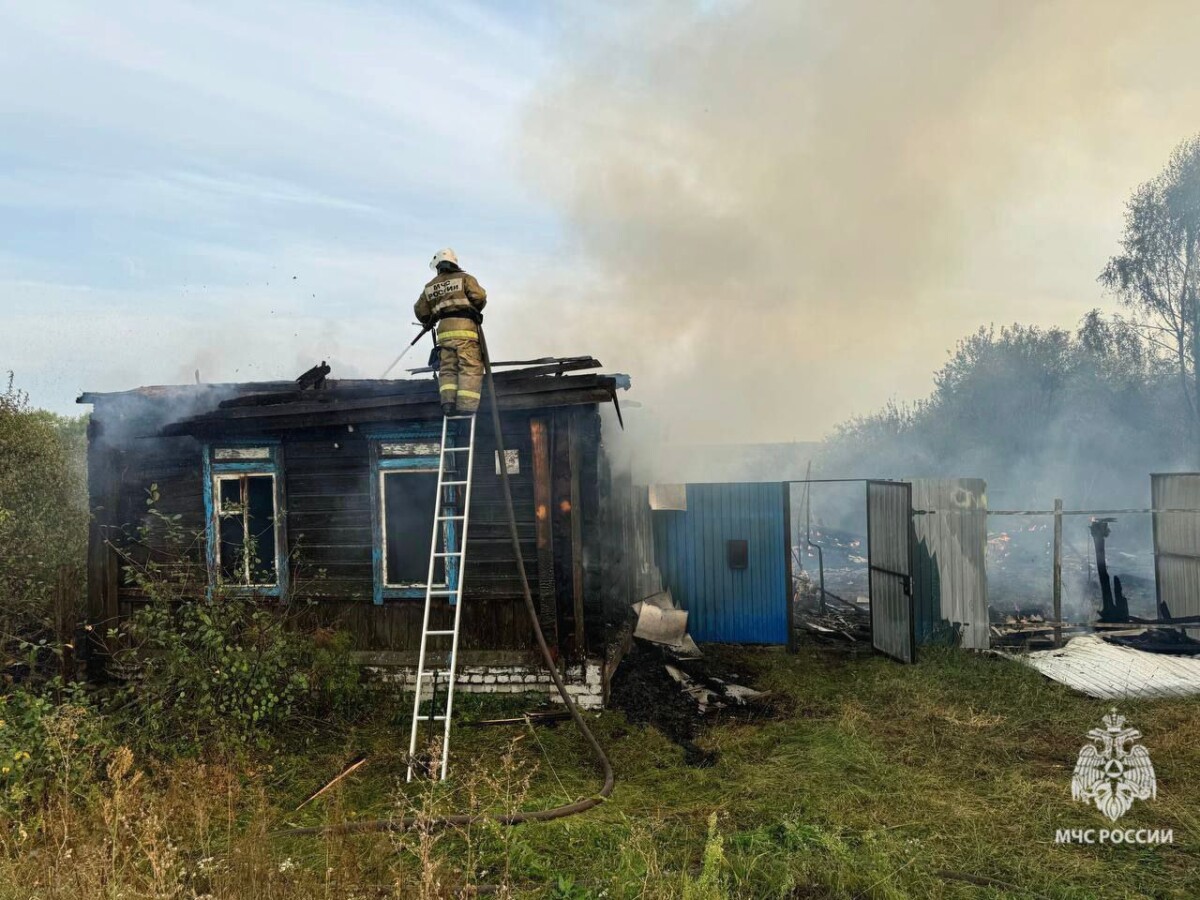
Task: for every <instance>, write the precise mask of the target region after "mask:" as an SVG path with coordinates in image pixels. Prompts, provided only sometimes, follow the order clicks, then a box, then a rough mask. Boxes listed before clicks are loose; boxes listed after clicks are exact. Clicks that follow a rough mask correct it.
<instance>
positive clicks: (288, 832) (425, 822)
mask: <svg viewBox="0 0 1200 900" xmlns="http://www.w3.org/2000/svg"><path fill="white" fill-rule="evenodd" d="M419 337H420V336H419V335H418V338H419ZM479 349H480V351H481V353H482V355H483V367H484V376H485V378H486V381H487V394H488V403H489V405H490V406H491V413H492V428H493V429H494V430H495V432H496V450H497V452H498V453H499V458H500V459H504V458H505V452H504V435H503V432H502V430H501V427H500V405H499V403H498V401H497V398H496V382H495V380H494V379H493V378H492V362H491V358H490V357H489V355H488V349H487V340H486V339H485V338H484V335H483V328H482V326H481V327H480V329H479ZM500 484H501V487H502V489H503V493H504V509H505V512H506V513H507V514H508V533H509V538H510V539H511V541H512V549H513V556H514V557H515V559H516V562H517V571H518V572H519V573H520V576H521V592H522V594H523V595H524V599H525V611H526V612H528V613H529V621H530V623H531V624H532V625H533V634H534V637H536V638H537V645H538V649H539V650H540V651H541V654H542V660H543V661H544V662H545V663H546V668H547V669H548V670H549V672H550V677H551V678H552V679H553V681H554V686H555V688H557V689H558V695H559V697H561V698H562V701H563V703H564V704H566V707H567V711H568V712H569V713H570V714H571V719H572V721H573V722H574V723H575V727H576V728H578V729H579V733H580V734H582V735H583V738H584V740H585V741H586V742H587V744H588V746H589V747H591V749H592V753H593V755H594V756H595V757H596V762H597V763H598V765H599V767H600V772H601V774H602V775H603V776H604V785H603V786H602V787H601V788H600V792H599V793H598V794H596V795H595V796H593V797H585V798H584V799H582V800H576V801H575V802H574V803H567V804H565V805H563V806H555V807H552V808H550V809H538V810H529V811H525V812H515V813H458V814H456V815H449V816H441V817H438V818H433V819H421V818H418V817H417V816H405V817H402V818H395V819H369V820H364V821H361V822H344V823H340V824H337V825H314V826H310V827H307V828H288V829H285V830H282V831H277V832H275V836H276V837H292V836H299V835H319V834H360V833H363V832H379V831H407V830H409V829H410V828H413V827H414V826H416V825H418V824H419V825H420V826H421V827H422V828H438V827H446V826H450V827H463V826H467V825H476V824H479V823H481V822H497V823H499V824H501V825H519V824H520V823H522V822H549V821H551V820H553V819H563V818H566V817H567V816H573V815H576V814H577V813H581V812H586V811H587V810H589V809H591V808H592V807H594V806H598V805H599V804H601V803H602V802H604V800H605V799H607V798H608V797H609V795H611V794H612V792H613V787H614V786H615V784H616V779H615V777H614V775H613V768H612V763H611V762H610V761H609V759H608V756H607V755H606V754H605V752H604V748H603V747H601V746H600V742H599V741H598V740H596V736H595V735H594V734H593V733H592V729H591V728H589V727H588V724H587V722H586V721H585V720H584V718H583V714H582V713H580V711H579V707H578V706H576V705H575V701H574V699H572V697H571V695H570V694H569V693H567V686H566V685H565V684H564V683H563V680H562V676H561V675H560V674H559V672H558V667H557V666H556V665H555V663H554V657H553V656H552V655H551V654H550V648H549V646H547V644H546V636H545V635H544V634H543V633H542V626H541V624H540V623H539V621H538V614H537V607H536V606H535V605H534V603H533V593H532V592H531V591H530V589H529V578H528V576H527V575H526V574H525V560H524V557H523V556H522V555H521V539H520V534H519V532H518V531H517V515H516V512H515V511H514V509H513V499H512V488H511V486H510V485H509V481H508V466H504V465H502V466H500ZM459 577H460V578H461V577H463V575H462V574H461V573H460V575H459Z"/></svg>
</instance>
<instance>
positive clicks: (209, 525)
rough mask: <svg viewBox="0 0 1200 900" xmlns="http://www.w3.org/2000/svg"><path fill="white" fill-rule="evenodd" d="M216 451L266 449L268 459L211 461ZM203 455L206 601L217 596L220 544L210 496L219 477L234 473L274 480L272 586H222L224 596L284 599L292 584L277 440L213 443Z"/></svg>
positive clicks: (205, 449) (279, 451) (206, 448)
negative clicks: (270, 477)
mask: <svg viewBox="0 0 1200 900" xmlns="http://www.w3.org/2000/svg"><path fill="white" fill-rule="evenodd" d="M219 447H266V448H268V449H269V450H270V458H269V459H255V460H216V459H214V458H213V456H214V454H215V451H216V450H217V448H219ZM202 450H203V453H204V522H205V529H204V534H205V542H204V554H205V562H206V564H207V567H208V599H209V600H211V599H212V598H213V594H214V593H216V590H217V586H218V583H219V582H220V574H219V572H218V571H217V543H218V541H219V540H220V538H219V532H218V528H217V510H216V503H215V501H214V496H213V485H214V483H215V481H216V477H217V476H218V475H227V474H230V473H236V472H245V473H246V474H260V475H274V476H275V584H274V585H271V586H269V587H261V586H255V587H251V586H249V585H241V584H222V585H220V588H221V590H222V591H223V592H225V593H229V594H235V595H242V596H254V597H277V598H278V597H286V596H287V593H288V586H289V584H290V580H291V573H290V571H289V569H290V567H289V565H288V559H289V554H288V541H287V507H286V505H285V503H284V496H285V495H284V489H283V448H282V447H281V446H280V442H279V439H278V438H258V439H248V438H236V439H231V440H222V441H213V442H210V443H205V444H203V445H202Z"/></svg>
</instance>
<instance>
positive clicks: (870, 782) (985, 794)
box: [279, 648, 1200, 898]
mask: <svg viewBox="0 0 1200 900" xmlns="http://www.w3.org/2000/svg"><path fill="white" fill-rule="evenodd" d="M709 652H712V653H722V654H725V655H727V656H729V657H730V660H731V662H733V663H734V664H736V665H737V666H739V667H742V668H744V669H749V670H753V671H754V672H755V673H756V674H757V679H758V684H759V686H760V687H763V688H766V689H769V690H771V691H773V692H775V693H776V694H777V695H778V696H779V697H780V698H783V699H785V700H786V704H785V706H786V707H789V708H790V712H788V713H787V714H786V715H785V716H784V717H782V718H780V719H778V720H773V721H760V722H753V723H730V724H723V725H718V726H715V727H712V728H711V729H709V730H708V731H706V732H705V733H704V734H703V735H702V736H701V739H700V743H701V744H702V745H703V746H705V747H707V748H713V749H716V750H719V751H720V758H719V761H718V762H717V764H716V765H715V766H714V767H712V768H709V769H695V768H690V767H688V766H686V765H684V763H683V756H682V752H681V751H680V750H679V748H677V747H676V746H674V745H672V744H671V743H669V742H668V741H666V740H665V739H664V738H663V737H662V736H661V735H659V734H658V733H657V732H655V731H653V730H648V729H643V728H638V727H632V726H630V725H628V724H627V723H626V722H625V721H624V719H623V717H622V716H621V715H620V714H619V713H613V712H608V713H605V714H603V715H602V716H601V717H600V718H599V720H598V722H597V725H596V730H597V733H598V735H599V737H600V740H601V741H602V743H603V744H604V746H605V747H606V748H607V749H608V751H609V754H610V756H611V758H612V761H613V765H614V767H615V769H616V773H617V789H616V792H615V794H614V795H613V798H612V800H611V801H610V802H609V803H607V804H605V805H604V806H603V807H602V808H600V809H598V810H594V811H592V812H590V813H587V814H584V815H582V816H579V817H577V818H574V819H570V820H565V821H562V822H555V823H546V824H539V825H527V826H522V827H520V828H518V829H515V833H513V834H509V835H507V836H503V838H501V837H499V836H490V839H491V843H490V844H488V843H487V842H486V841H485V842H484V843H483V844H482V845H480V847H478V848H477V853H478V865H479V868H481V869H490V870H491V872H492V873H494V872H495V871H496V868H497V867H498V866H499V865H501V858H503V859H504V860H506V861H507V865H508V870H507V877H508V879H509V880H510V881H511V882H512V883H513V884H514V885H516V886H517V887H519V888H520V890H521V891H522V892H528V893H530V895H541V896H556V894H555V891H556V890H558V892H559V894H558V895H567V896H576V895H577V896H609V897H617V896H629V897H634V896H664V897H670V896H681V895H683V894H684V893H685V892H688V891H689V890H690V891H691V892H692V893H694V892H695V890H703V891H707V893H704V894H703V896H731V897H788V896H797V897H804V896H815V897H823V896H830V897H842V896H845V897H855V896H865V897H927V896H928V897H937V896H946V897H981V896H996V895H998V894H1004V893H1006V891H1005V890H1004V889H1001V888H998V887H996V886H995V885H1011V886H1013V889H1014V890H1012V891H1007V893H1010V894H1011V893H1015V894H1018V895H1028V896H1047V897H1064V898H1066V897H1072V898H1073V897H1079V898H1083V897H1123V896H1131V897H1132V896H1156V897H1157V896H1178V897H1195V896H1200V866H1198V865H1197V863H1200V846H1198V845H1197V836H1196V835H1197V832H1196V826H1197V818H1198V816H1200V741H1197V740H1196V738H1197V733H1196V730H1195V729H1196V728H1198V727H1200V716H1198V715H1197V713H1198V712H1200V702H1198V701H1196V700H1188V701H1179V700H1171V701H1158V702H1153V703H1136V704H1132V703H1131V704H1122V711H1123V712H1125V714H1126V715H1127V716H1128V717H1129V718H1130V720H1131V722H1132V724H1134V725H1135V726H1136V727H1138V728H1140V729H1141V730H1142V732H1143V734H1144V735H1145V738H1144V741H1143V742H1144V743H1145V745H1146V746H1147V747H1148V749H1149V750H1150V752H1151V755H1152V757H1153V760H1154V763H1155V766H1156V769H1157V774H1158V784H1159V796H1158V799H1157V800H1156V801H1154V802H1151V803H1145V804H1143V803H1138V804H1136V805H1135V807H1134V809H1133V810H1132V811H1131V812H1130V813H1129V814H1128V815H1127V816H1126V817H1125V818H1124V819H1123V820H1122V822H1121V824H1122V826H1123V827H1148V828H1172V829H1174V835H1175V844H1174V845H1173V846H1158V847H1150V848H1147V847H1126V846H1075V845H1072V846H1056V845H1055V843H1054V834H1055V830H1056V829H1058V828H1102V827H1105V826H1106V824H1107V822H1106V820H1104V819H1102V817H1101V816H1100V815H1099V813H1097V812H1096V811H1095V810H1094V809H1092V808H1090V807H1085V806H1083V805H1082V804H1078V803H1075V802H1073V801H1072V800H1071V797H1070V776H1071V771H1072V767H1073V765H1074V760H1075V756H1076V754H1077V753H1078V750H1079V747H1080V746H1081V744H1082V743H1083V740H1084V735H1085V733H1086V732H1087V730H1088V729H1089V728H1091V727H1094V726H1096V725H1098V724H1099V721H1100V717H1101V716H1102V715H1103V714H1104V712H1105V711H1106V710H1107V708H1108V706H1109V704H1107V703H1104V702H1100V701H1093V700H1089V699H1088V698H1085V697H1081V696H1078V695H1076V694H1073V693H1072V692H1070V691H1067V690H1066V689H1064V688H1061V687H1060V686H1058V685H1055V684H1053V683H1051V682H1049V681H1047V680H1045V679H1044V678H1042V677H1041V676H1040V675H1038V674H1037V673H1035V672H1032V671H1031V670H1028V669H1026V668H1024V667H1022V666H1019V665H1016V664H1014V663H1011V662H1007V661H1003V660H999V659H995V658H990V657H983V656H978V655H972V654H967V653H964V652H958V651H929V652H927V653H926V654H925V655H924V657H923V659H922V661H921V663H920V664H918V665H916V666H910V667H904V666H900V665H897V664H894V663H891V662H889V661H887V660H884V659H882V658H859V659H857V660H848V659H844V658H842V657H839V656H836V655H833V654H832V653H829V652H821V651H819V650H816V649H813V648H805V649H803V650H802V651H801V652H800V653H799V654H797V655H795V656H789V655H786V654H783V653H779V652H771V651H757V650H744V651H735V650H727V649H722V648H711V649H710V650H709ZM478 709H479V707H478V704H476V709H475V710H469V711H468V714H470V713H471V712H476V711H478ZM401 718H402V717H401ZM403 737H404V736H402V735H399V734H397V733H396V732H394V731H392V730H388V729H379V728H378V727H376V728H374V729H369V730H364V731H362V732H358V733H356V734H354V735H352V736H347V737H345V738H344V739H343V746H342V749H341V751H340V752H339V753H328V754H327V755H326V756H325V757H323V758H322V757H320V756H319V755H318V756H316V757H314V756H312V755H310V756H308V757H306V759H305V760H304V761H303V763H302V764H301V763H297V764H296V766H297V771H296V773H295V775H296V777H295V778H294V779H289V782H290V783H288V784H286V785H280V787H286V790H284V791H283V792H281V794H280V795H279V800H280V801H283V800H284V799H285V798H286V800H287V801H288V802H291V801H292V800H294V799H297V798H302V797H303V796H304V794H306V793H307V792H309V791H310V790H313V789H315V788H316V787H318V786H319V784H320V782H321V781H322V780H323V779H324V778H326V777H328V776H329V775H332V774H334V773H336V771H337V770H338V765H339V764H340V762H341V761H342V760H344V759H347V758H348V757H349V755H350V753H351V752H352V750H354V749H357V748H358V747H359V746H360V745H361V746H362V747H363V748H364V749H366V750H367V751H368V752H369V753H370V754H371V755H372V759H373V762H372V763H371V765H369V766H368V767H366V769H364V770H363V774H362V776H361V777H357V778H355V779H354V782H353V783H352V784H348V785H347V786H346V787H345V789H344V790H343V791H342V792H341V794H340V796H338V797H337V799H336V801H331V802H330V803H324V804H321V803H319V804H317V805H316V806H315V808H313V809H312V810H311V811H306V814H305V815H301V816H297V817H296V820H297V821H305V822H308V823H312V822H318V821H322V820H324V819H327V818H333V819H337V818H343V817H344V818H350V817H352V816H355V817H359V818H361V817H369V816H377V815H387V814H389V813H393V814H394V813H395V811H396V805H395V801H396V791H397V788H396V783H397V780H398V779H399V778H400V776H401V775H402V758H401V757H402V754H401V751H402V749H403V748H402V747H401V743H402V742H403ZM514 737H515V738H517V739H518V740H519V742H518V743H517V745H516V746H515V749H514V750H513V751H512V753H513V764H514V765H515V770H516V771H519V772H523V773H528V772H531V771H532V772H533V777H532V781H531V783H530V785H529V789H528V791H527V792H526V793H525V794H524V795H523V796H522V797H521V798H520V805H522V806H523V807H526V808H535V807H540V806H549V805H553V804H556V803H559V802H565V801H566V800H568V799H574V798H575V797H576V796H579V795H582V794H586V793H587V792H588V791H591V790H595V788H596V784H597V780H596V776H595V774H594V771H593V769H592V767H591V766H590V764H589V760H588V759H587V756H586V752H585V749H584V747H583V744H582V741H581V740H579V738H578V737H577V735H576V734H575V732H574V729H573V728H572V727H571V726H570V725H569V724H564V725H562V726H559V727H558V728H553V729H549V728H539V729H538V730H537V732H536V734H534V733H532V732H530V731H529V730H527V729H520V728H517V729H495V728H490V729H473V728H468V727H462V728H458V729H456V731H455V734H454V745H453V758H452V763H453V765H454V769H455V771H456V772H458V773H460V778H459V782H460V783H461V782H462V781H464V780H470V779H469V778H464V777H463V775H462V773H463V771H464V769H466V770H474V771H476V772H478V771H480V770H482V771H484V772H486V771H488V770H489V768H493V769H495V770H497V771H499V770H501V769H502V768H503V767H502V766H501V763H500V760H501V759H502V757H504V755H505V753H506V751H507V750H508V749H509V746H510V742H511V741H512V740H513V738H514ZM512 777H514V774H513V772H512V771H510V772H507V773H506V774H504V776H503V778H501V780H503V779H504V778H510V779H511V778H512ZM404 792H406V793H407V795H408V796H415V795H416V793H415V792H414V791H413V790H412V789H411V788H405V789H403V791H402V793H404ZM444 794H445V795H444V796H437V797H434V798H432V801H430V802H432V803H433V804H434V805H435V806H436V808H437V809H438V810H442V809H449V808H455V807H456V806H461V805H462V804H463V803H464V802H466V801H467V799H468V798H467V797H466V796H464V792H463V789H462V788H461V787H460V788H459V789H458V790H457V792H456V790H455V787H454V786H453V785H450V786H447V787H446V788H445V789H444ZM297 802H298V800H297ZM411 802H413V803H417V802H418V801H411ZM419 802H426V801H425V800H420V801H419ZM331 804H332V805H331ZM714 814H715V824H714V823H713V822H712V816H713V815H714ZM710 825H711V827H710ZM355 840H359V841H365V842H371V841H375V842H377V843H378V842H389V839H387V838H372V837H368V838H356V839H355ZM716 845H719V853H717V854H716V856H715V857H714V856H713V853H712V851H713V848H714V846H716ZM389 846H390V843H389ZM706 847H707V848H708V849H709V851H710V853H709V859H708V863H707V865H704V860H705V850H706ZM289 849H290V851H291V852H293V853H296V854H301V855H302V854H304V853H305V852H310V853H311V850H312V846H311V844H310V845H309V847H308V849H307V851H306V849H305V848H304V847H303V845H299V844H296V845H293V846H291V847H290V848H289ZM437 852H439V853H443V854H445V855H446V856H445V858H446V859H447V860H449V861H451V862H452V861H453V860H454V858H455V855H456V854H465V852H466V850H465V847H464V842H463V841H462V840H461V839H460V838H459V836H449V837H446V838H444V839H442V842H441V844H440V845H439V847H438V848H437ZM714 858H715V862H714ZM702 870H703V876H707V881H706V882H705V883H704V884H700V882H701V881H703V880H704V878H703V877H702ZM714 871H715V872H716V874H715V875H714V874H713V872H714ZM946 872H953V873H961V874H963V875H966V876H974V877H976V878H978V877H982V878H985V879H991V882H990V883H991V884H992V885H993V886H992V887H982V886H980V885H979V884H977V883H969V882H968V881H964V880H961V879H955V878H952V877H947V876H946V875H945V874H944V873H946ZM560 879H561V884H562V885H563V886H562V887H558V888H551V887H548V886H547V885H548V884H556V883H558V882H559V881H560ZM568 885H569V886H570V887H569V888H568V887H567V886H568ZM698 885H699V887H697V886H698ZM571 891H575V892H576V893H571ZM713 891H716V893H714V892H713Z"/></svg>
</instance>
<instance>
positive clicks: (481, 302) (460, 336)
mask: <svg viewBox="0 0 1200 900" xmlns="http://www.w3.org/2000/svg"><path fill="white" fill-rule="evenodd" d="M486 304H487V291H485V290H484V289H483V288H482V287H481V286H480V284H479V282H478V281H476V280H475V276H474V275H468V274H467V273H466V272H464V271H463V270H462V269H453V270H451V271H448V272H438V274H437V275H436V276H435V277H434V278H433V280H432V281H430V282H429V284H427V285H425V290H423V291H421V296H420V297H418V298H417V302H416V304H415V305H414V306H413V311H414V312H415V313H416V314H417V320H418V321H419V322H420V323H421V324H422V325H428V324H429V322H430V320H435V321H437V323H438V343H439V344H440V343H442V342H443V341H454V340H469V341H477V340H479V326H478V325H477V324H476V323H477V321H478V320H479V313H480V312H482V311H483V307H484V306H485V305H486Z"/></svg>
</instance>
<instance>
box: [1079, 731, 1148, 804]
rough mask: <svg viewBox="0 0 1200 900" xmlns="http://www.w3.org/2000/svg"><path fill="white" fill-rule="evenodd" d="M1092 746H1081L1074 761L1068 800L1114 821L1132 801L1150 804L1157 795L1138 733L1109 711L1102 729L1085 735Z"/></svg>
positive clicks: (1139, 733)
mask: <svg viewBox="0 0 1200 900" xmlns="http://www.w3.org/2000/svg"><path fill="white" fill-rule="evenodd" d="M1088 737H1089V738H1090V739H1091V741H1092V743H1090V744H1084V745H1083V749H1081V750H1080V751H1079V758H1078V759H1077V760H1076V761H1075V774H1074V776H1073V777H1072V778H1071V796H1072V797H1073V798H1074V799H1075V800H1078V801H1080V802H1082V803H1093V802H1094V803H1095V804H1096V809H1098V810H1100V812H1102V813H1104V815H1106V816H1108V818H1110V819H1111V820H1112V821H1114V822H1115V821H1117V819H1119V818H1121V816H1123V815H1125V813H1127V812H1129V807H1131V806H1133V801H1134V800H1152V799H1153V798H1154V796H1155V794H1156V793H1157V788H1156V787H1155V781H1154V766H1153V765H1152V764H1151V763H1150V754H1149V752H1147V750H1146V748H1145V747H1143V746H1142V745H1141V744H1136V743H1134V742H1135V741H1138V740H1141V737H1142V733H1141V732H1140V731H1138V730H1137V729H1136V728H1126V727H1125V717H1124V716H1122V715H1119V714H1118V713H1117V711H1116V709H1113V710H1112V711H1111V712H1109V714H1108V715H1107V716H1105V717H1104V728H1093V729H1092V730H1091V731H1089V732H1088Z"/></svg>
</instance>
